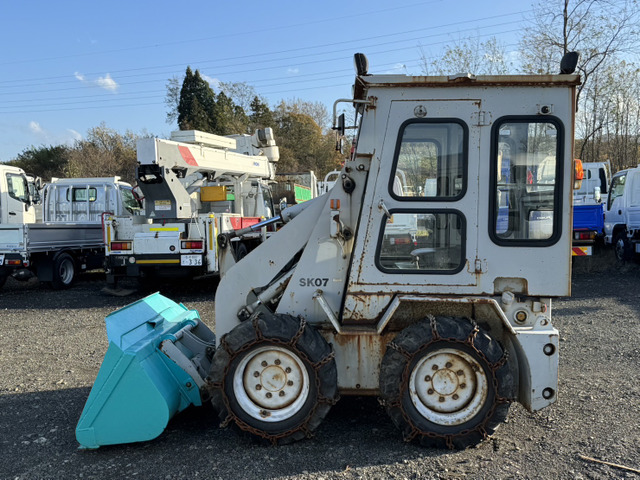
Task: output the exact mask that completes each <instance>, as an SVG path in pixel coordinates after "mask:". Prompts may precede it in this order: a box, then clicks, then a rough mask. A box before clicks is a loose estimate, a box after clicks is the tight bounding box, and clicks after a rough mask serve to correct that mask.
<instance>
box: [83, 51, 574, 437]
mask: <svg viewBox="0 0 640 480" xmlns="http://www.w3.org/2000/svg"><path fill="white" fill-rule="evenodd" d="M562 63H563V67H562V69H561V71H562V73H561V74H558V75H522V76H517V75H513V76H512V75H510V76H473V75H465V76H460V75H454V76H450V77H448V76H439V77H424V76H419V77H410V76H404V75H370V74H368V71H367V64H368V62H367V60H366V58H365V57H364V55H362V54H356V66H357V67H358V74H357V76H356V78H355V86H354V89H353V92H354V95H353V98H349V99H344V100H342V101H344V102H347V103H349V104H351V105H353V106H354V107H355V108H356V113H357V115H356V118H357V119H358V120H359V121H358V134H357V139H358V140H357V145H356V146H355V151H354V153H353V155H352V156H351V158H350V159H349V160H347V161H346V163H345V165H344V168H343V169H342V172H341V174H340V177H339V179H338V181H337V183H336V184H335V185H334V187H333V188H332V189H331V190H330V191H329V192H328V193H327V194H325V195H322V196H320V197H317V198H316V199H314V200H311V201H308V202H304V203H301V204H299V205H294V206H292V207H291V208H290V209H285V210H284V211H283V212H282V220H283V221H285V225H284V226H283V227H282V228H281V229H279V230H278V231H277V232H275V233H274V234H273V235H272V236H271V237H269V238H268V239H267V240H266V241H265V242H264V243H262V244H261V245H260V246H259V247H258V248H256V249H255V250H253V251H252V252H250V253H249V254H248V255H247V256H246V257H245V258H244V259H243V260H242V261H240V262H238V263H235V264H232V263H233V262H232V261H233V256H232V253H233V251H232V249H231V248H230V245H231V244H232V241H233V239H234V238H235V239H237V238H242V237H243V235H244V234H245V233H246V231H242V230H241V231H236V232H230V233H228V234H224V235H222V236H221V238H220V239H219V247H220V250H221V251H220V258H221V260H222V261H223V264H224V266H225V268H226V270H225V272H224V275H222V278H221V281H220V284H219V285H218V287H217V290H216V297H215V334H214V332H213V331H212V330H211V329H210V328H209V327H208V326H207V324H205V322H204V321H202V320H200V319H199V316H198V313H197V312H196V311H194V310H189V309H188V308H187V307H185V306H184V305H179V304H177V303H176V302H172V301H171V300H169V299H168V298H166V297H164V296H162V295H161V294H159V293H156V294H153V295H150V296H148V297H146V298H144V299H141V300H139V301H138V302H136V303H134V304H131V305H129V306H127V307H124V308H122V309H121V310H119V311H117V312H114V313H112V314H111V315H109V316H108V317H107V320H106V321H107V335H108V337H109V341H110V344H109V350H108V351H107V354H106V356H105V359H104V362H103V364H102V367H101V369H100V371H99V372H98V376H97V378H96V381H95V384H94V386H93V389H92V391H91V393H90V395H89V398H88V400H87V403H86V405H85V408H84V411H83V413H82V416H81V417H80V421H79V422H78V426H77V428H76V438H77V439H78V441H79V443H80V444H81V445H82V446H83V447H85V448H98V447H99V446H100V445H109V444H114V443H124V442H135V441H143V440H150V439H152V438H155V437H157V436H158V435H160V434H161V433H162V431H163V429H164V428H165V426H166V424H167V421H168V420H169V418H171V416H172V415H174V414H175V413H177V412H179V411H181V410H183V409H184V408H186V407H187V406H188V405H189V404H194V405H201V404H202V403H203V402H208V401H211V402H212V404H213V406H214V408H215V409H216V410H217V411H218V414H219V419H220V420H221V421H222V425H223V426H226V425H231V426H234V427H236V428H237V429H238V430H241V431H243V432H246V433H248V434H251V435H253V436H254V437H256V438H259V439H262V440H265V441H269V442H271V443H273V444H277V443H286V442H293V441H297V440H302V439H304V438H308V437H310V436H312V435H313V433H314V431H316V429H317V428H318V426H319V425H320V424H321V423H322V420H323V419H324V418H325V416H326V415H327V413H328V412H329V410H330V409H331V408H332V406H333V405H334V404H335V403H336V402H337V401H338V397H339V395H372V396H378V397H380V399H381V403H382V405H384V407H385V408H386V411H387V413H388V414H389V417H390V422H393V423H394V424H395V425H396V426H397V427H398V429H399V431H400V432H401V434H402V436H403V437H404V440H405V441H407V442H409V441H417V442H420V443H421V444H422V445H424V446H427V447H445V448H446V447H448V448H465V447H468V446H471V445H475V444H477V443H479V442H481V441H482V440H483V439H485V438H487V437H488V436H489V435H491V434H492V433H493V432H494V431H495V429H496V428H497V427H498V426H499V425H500V424H501V423H502V422H503V421H505V419H506V418H507V414H508V409H509V404H510V403H511V402H516V401H517V402H519V403H521V404H522V405H523V406H524V407H525V408H526V409H528V410H530V411H537V410H541V409H543V408H546V407H549V406H550V405H552V404H553V403H554V402H555V401H556V400H557V398H558V359H559V346H560V343H559V334H558V330H556V328H554V326H553V323H552V310H553V309H552V301H553V298H554V297H559V296H567V295H569V294H570V289H571V255H570V246H571V233H572V224H571V204H572V199H573V192H572V189H573V159H574V151H573V132H574V118H575V117H574V116H575V111H576V108H575V105H576V104H575V102H576V89H577V86H578V85H579V84H580V78H579V76H578V75H574V74H573V71H574V70H575V64H576V63H577V54H575V53H572V54H569V55H568V56H565V59H563V62H562ZM336 104H337V102H336ZM336 110H337V109H336V107H335V105H334V125H335V113H336ZM340 123H343V122H338V125H340ZM343 125H344V124H343ZM337 130H338V131H339V132H340V133H341V134H344V128H340V127H338V129H337ZM501 144H502V145H506V146H508V149H509V152H507V153H508V156H509V158H510V162H509V165H508V175H502V174H501V172H500V170H501V165H500V154H499V152H498V150H499V146H500V145H501ZM550 157H553V159H554V161H553V167H551V163H552V162H550V161H549V162H548V164H547V166H548V168H550V170H549V172H548V174H547V175H545V178H544V179H541V178H538V179H536V178H537V177H536V175H535V172H537V170H538V169H539V167H541V166H542V165H544V162H545V160H546V159H548V158H550ZM399 170H402V171H404V172H405V173H406V174H407V182H408V185H407V187H408V188H407V189H406V190H402V191H399V190H396V189H394V182H395V177H396V175H397V174H398V171H399ZM409 172H411V174H409ZM431 172H434V174H435V178H436V179H437V188H436V189H435V195H434V194H433V193H434V192H433V190H431V191H428V192H426V194H425V190H424V189H423V188H422V186H424V185H425V183H426V179H427V178H429V177H430V175H432V173H431ZM540 180H544V182H542V181H540ZM500 194H505V195H507V196H508V199H507V200H506V201H505V202H504V206H503V204H502V202H501V198H500V197H501V195H500ZM502 208H505V209H506V210H504V212H503V213H504V220H502V221H499V219H498V217H499V216H500V214H501V209H502ZM395 215H415V216H416V219H417V221H416V225H417V226H418V227H419V228H420V226H422V225H424V224H425V222H426V221H428V220H429V221H430V224H431V226H430V228H431V229H432V232H431V234H430V235H429V236H428V237H427V239H426V241H425V245H424V247H422V248H421V249H418V250H421V251H418V252H414V253H415V255H414V256H415V257H417V258H416V259H412V258H410V257H409V258H406V259H405V258H396V257H389V256H387V255H386V253H385V251H384V249H383V248H382V244H383V241H384V237H385V234H386V232H387V229H388V228H389V225H390V223H389V222H388V219H389V218H390V217H394V216H395ZM274 221H277V219H275V220H274ZM267 223H269V221H265V222H261V224H262V225H256V226H254V227H255V228H259V227H260V226H264V225H265V224H267ZM540 223H543V224H544V225H545V228H541V227H540ZM547 224H548V225H547ZM547 226H548V228H547ZM405 228H406V229H407V231H410V230H411V229H413V228H414V225H407V226H406V227H405ZM225 237H226V238H227V240H226V241H222V240H223V239H224V238H225ZM409 253H411V252H409ZM227 260H230V261H229V263H227ZM407 260H409V261H407ZM227 267H228V268H227ZM208 323H209V325H212V324H213V321H212V320H210V321H209V322H208ZM217 425H218V422H217V421H215V422H212V425H211V426H212V428H216V427H217Z"/></svg>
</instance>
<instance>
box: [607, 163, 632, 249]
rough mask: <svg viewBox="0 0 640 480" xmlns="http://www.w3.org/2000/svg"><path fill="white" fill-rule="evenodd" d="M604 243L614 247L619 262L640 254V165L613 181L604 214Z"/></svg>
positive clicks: (623, 171)
mask: <svg viewBox="0 0 640 480" xmlns="http://www.w3.org/2000/svg"><path fill="white" fill-rule="evenodd" d="M604 241H605V243H606V244H612V245H613V247H614V251H615V255H616V258H617V259H618V260H619V261H626V260H630V259H631V258H632V257H633V256H634V255H635V254H636V253H640V166H639V167H635V168H629V169H626V170H621V171H619V172H617V173H616V174H615V175H614V176H613V177H612V178H611V186H610V187H609V195H608V197H607V204H606V206H605V211H604Z"/></svg>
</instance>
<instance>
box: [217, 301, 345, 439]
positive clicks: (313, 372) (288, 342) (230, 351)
mask: <svg viewBox="0 0 640 480" xmlns="http://www.w3.org/2000/svg"><path fill="white" fill-rule="evenodd" d="M208 381H209V385H210V393H211V401H212V403H213V406H214V408H215V409H216V410H217V411H218V413H219V416H220V420H221V421H222V424H223V425H227V424H230V423H232V424H234V425H235V426H236V427H237V428H239V429H240V430H242V431H245V432H249V433H250V434H252V435H254V436H255V437H258V438H263V439H266V440H268V441H270V442H271V443H273V444H276V443H281V444H283V443H290V442H294V441H297V440H301V439H303V438H306V437H310V436H311V435H312V433H313V432H314V431H315V430H316V429H317V427H318V426H319V425H320V423H321V422H322V420H323V419H324V417H325V416H326V415H327V413H328V412H329V409H330V408H331V405H333V404H334V403H335V402H336V400H337V397H338V381H337V369H336V363H335V360H334V358H333V351H332V349H331V346H330V345H329V344H328V343H327V342H326V341H325V340H324V338H322V336H321V335H320V333H319V332H318V331H317V330H316V329H314V328H313V327H311V326H309V325H307V324H306V322H304V320H300V319H297V318H295V317H292V316H290V315H273V314H270V313H266V312H265V313H260V314H258V315H254V316H253V317H252V318H251V319H250V320H247V321H245V322H243V323H241V324H240V325H238V326H237V327H235V328H234V329H233V330H232V331H231V332H229V333H228V334H227V335H225V336H224V337H223V338H222V339H221V343H220V347H218V349H217V350H216V353H215V355H214V357H213V361H212V365H211V370H210V373H209V377H208Z"/></svg>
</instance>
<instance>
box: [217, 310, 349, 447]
mask: <svg viewBox="0 0 640 480" xmlns="http://www.w3.org/2000/svg"><path fill="white" fill-rule="evenodd" d="M261 317H262V313H257V314H255V315H254V316H253V318H252V319H251V323H252V325H253V329H254V331H255V334H256V339H255V340H254V341H252V342H249V343H247V344H246V345H243V346H242V347H241V348H239V349H238V350H237V351H235V352H234V351H233V350H232V349H231V347H229V345H228V343H227V342H226V334H225V335H223V336H222V338H221V339H220V346H221V347H222V348H223V349H224V350H225V351H226V352H227V353H228V354H229V357H230V358H229V361H228V362H227V365H226V366H225V369H224V373H223V377H222V378H223V381H222V382H215V383H213V382H210V383H209V386H210V387H211V388H219V389H220V390H221V391H222V399H223V401H224V406H225V408H226V410H227V416H226V417H225V419H224V420H223V421H222V422H221V423H220V427H221V428H226V427H228V426H229V425H230V424H231V422H235V424H236V425H237V426H238V428H240V429H241V430H243V431H245V432H249V433H251V434H253V435H256V436H258V437H261V438H264V439H265V440H267V441H269V442H271V444H272V445H274V446H275V445H277V444H278V440H280V439H282V438H285V437H288V436H290V435H293V434H294V433H296V432H297V431H301V432H302V433H303V434H304V436H305V437H306V438H311V437H313V432H311V431H310V430H309V429H308V428H307V424H308V423H309V420H310V419H311V418H312V417H313V415H314V414H315V412H316V409H317V408H318V405H320V404H327V405H335V404H336V403H337V402H338V400H340V396H339V395H336V397H335V398H327V397H325V396H323V395H321V394H320V376H319V370H320V368H322V367H323V366H324V365H326V364H327V363H329V362H330V361H331V360H333V359H334V358H335V352H334V351H333V345H331V344H328V345H329V347H330V348H331V351H330V352H329V353H328V354H327V355H325V357H324V358H322V359H321V360H320V361H318V362H315V363H312V362H311V361H310V359H309V357H307V355H305V354H304V352H301V351H299V350H298V351H296V355H299V356H300V357H302V360H303V361H306V363H307V364H309V365H310V366H311V368H313V369H314V370H315V372H316V375H315V377H316V379H315V380H316V403H315V405H314V407H313V408H312V409H311V410H310V411H309V413H308V415H307V416H306V417H305V419H304V421H303V422H301V424H300V425H299V426H298V427H295V428H292V429H289V430H287V431H285V432H282V433H278V434H275V435H274V434H269V433H265V432H263V431H261V430H259V429H257V428H255V427H252V426H251V425H249V424H247V423H246V422H245V421H243V420H242V419H240V418H239V417H238V416H237V415H235V414H234V413H233V411H232V410H231V407H230V405H229V400H228V398H227V395H226V394H224V379H226V378H227V375H228V373H229V367H230V365H231V364H232V363H233V360H234V359H235V358H236V357H237V356H238V355H240V354H241V353H244V352H246V351H247V350H249V349H251V348H253V347H254V346H256V345H259V344H260V342H262V341H264V340H265V338H264V336H263V334H262V331H261V330H260V327H259V324H258V320H259V319H260V318H261ZM298 319H299V320H300V327H299V328H298V331H297V332H296V334H295V335H294V336H293V337H292V338H291V340H289V341H282V340H278V339H275V338H269V339H268V341H269V342H271V343H274V344H276V345H282V346H286V347H294V346H295V345H296V344H297V343H298V340H299V339H300V337H301V336H302V334H303V333H304V329H305V328H306V326H307V322H306V320H305V319H304V318H302V317H301V316H299V317H298Z"/></svg>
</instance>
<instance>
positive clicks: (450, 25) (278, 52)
mask: <svg viewBox="0 0 640 480" xmlns="http://www.w3.org/2000/svg"><path fill="white" fill-rule="evenodd" d="M529 11H530V10H522V11H518V12H512V13H504V14H500V15H491V16H488V17H483V18H479V19H473V20H464V21H459V22H451V23H447V24H442V25H438V26H435V27H422V28H418V29H413V30H405V31H402V32H395V33H390V34H383V35H375V36H371V37H365V38H361V39H353V40H342V41H340V42H332V43H326V44H321V45H315V46H306V47H299V48H292V49H286V50H280V51H276V52H266V53H256V54H249V55H243V56H234V57H226V58H221V59H216V60H201V61H199V62H195V61H192V62H186V63H180V64H171V65H162V66H151V67H139V68H134V69H122V70H112V71H110V72H109V73H110V74H118V73H128V72H135V71H140V70H153V69H161V68H162V69H164V68H175V67H183V66H184V65H185V64H190V65H191V64H199V65H207V64H211V63H213V64H216V63H220V62H227V61H232V60H239V59H251V58H256V57H258V58H260V59H261V60H259V61H258V62H257V63H266V62H271V61H273V60H270V59H264V57H265V56H272V55H281V54H284V53H292V52H299V51H304V52H305V55H295V56H289V57H284V58H279V59H277V60H278V61H281V60H295V59H299V58H308V57H309V53H308V52H309V50H312V49H320V48H326V47H333V46H337V45H341V46H344V45H345V44H348V43H354V42H365V41H370V40H377V39H381V38H389V37H394V36H398V35H407V34H411V33H417V32H422V31H425V30H429V31H432V30H434V29H439V28H447V27H453V26H457V25H464V24H469V23H477V22H482V21H486V20H493V19H497V18H504V17H511V16H514V15H523V14H525V13H527V12H529ZM512 23H516V21H511V22H503V23H498V24H492V25H484V26H476V27H473V28H469V29H465V30H462V31H469V30H476V29H479V28H492V27H496V26H503V25H509V24H512ZM455 33H460V30H458V31H457V32H455ZM450 34H452V32H442V33H434V34H430V35H427V36H426V37H413V38H409V39H402V40H395V41H393V42H385V43H383V44H388V43H400V42H408V41H415V40H417V39H419V38H431V37H437V36H442V35H450ZM377 45H381V44H374V45H373V46H377ZM345 48H346V47H345ZM345 48H342V49H341V50H340V51H344V50H345ZM334 52H335V50H334ZM329 53H332V52H325V53H315V54H311V55H326V54H329ZM0 65H2V64H0ZM240 65H246V62H242V63H236V64H231V65H225V66H224V67H230V66H240ZM224 67H223V68H224ZM167 73H169V74H170V73H173V71H170V72H166V71H163V72H154V73H143V74H131V75H123V76H121V78H128V77H133V76H138V75H140V76H144V75H157V74H167ZM103 74H104V72H93V73H86V74H84V75H86V76H91V75H103ZM69 76H70V75H61V76H54V77H41V78H38V79H37V80H56V79H67V78H68V77H69ZM30 80H33V79H22V80H0V87H2V84H6V83H17V84H18V85H16V87H21V86H22V87H24V86H35V85H40V84H42V83H40V84H38V83H33V84H27V85H25V84H24V82H25V81H30ZM69 82H71V81H70V80H63V81H61V82H46V83H45V84H49V85H50V84H56V83H69ZM6 88H12V86H11V85H8V86H7V87H6Z"/></svg>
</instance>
